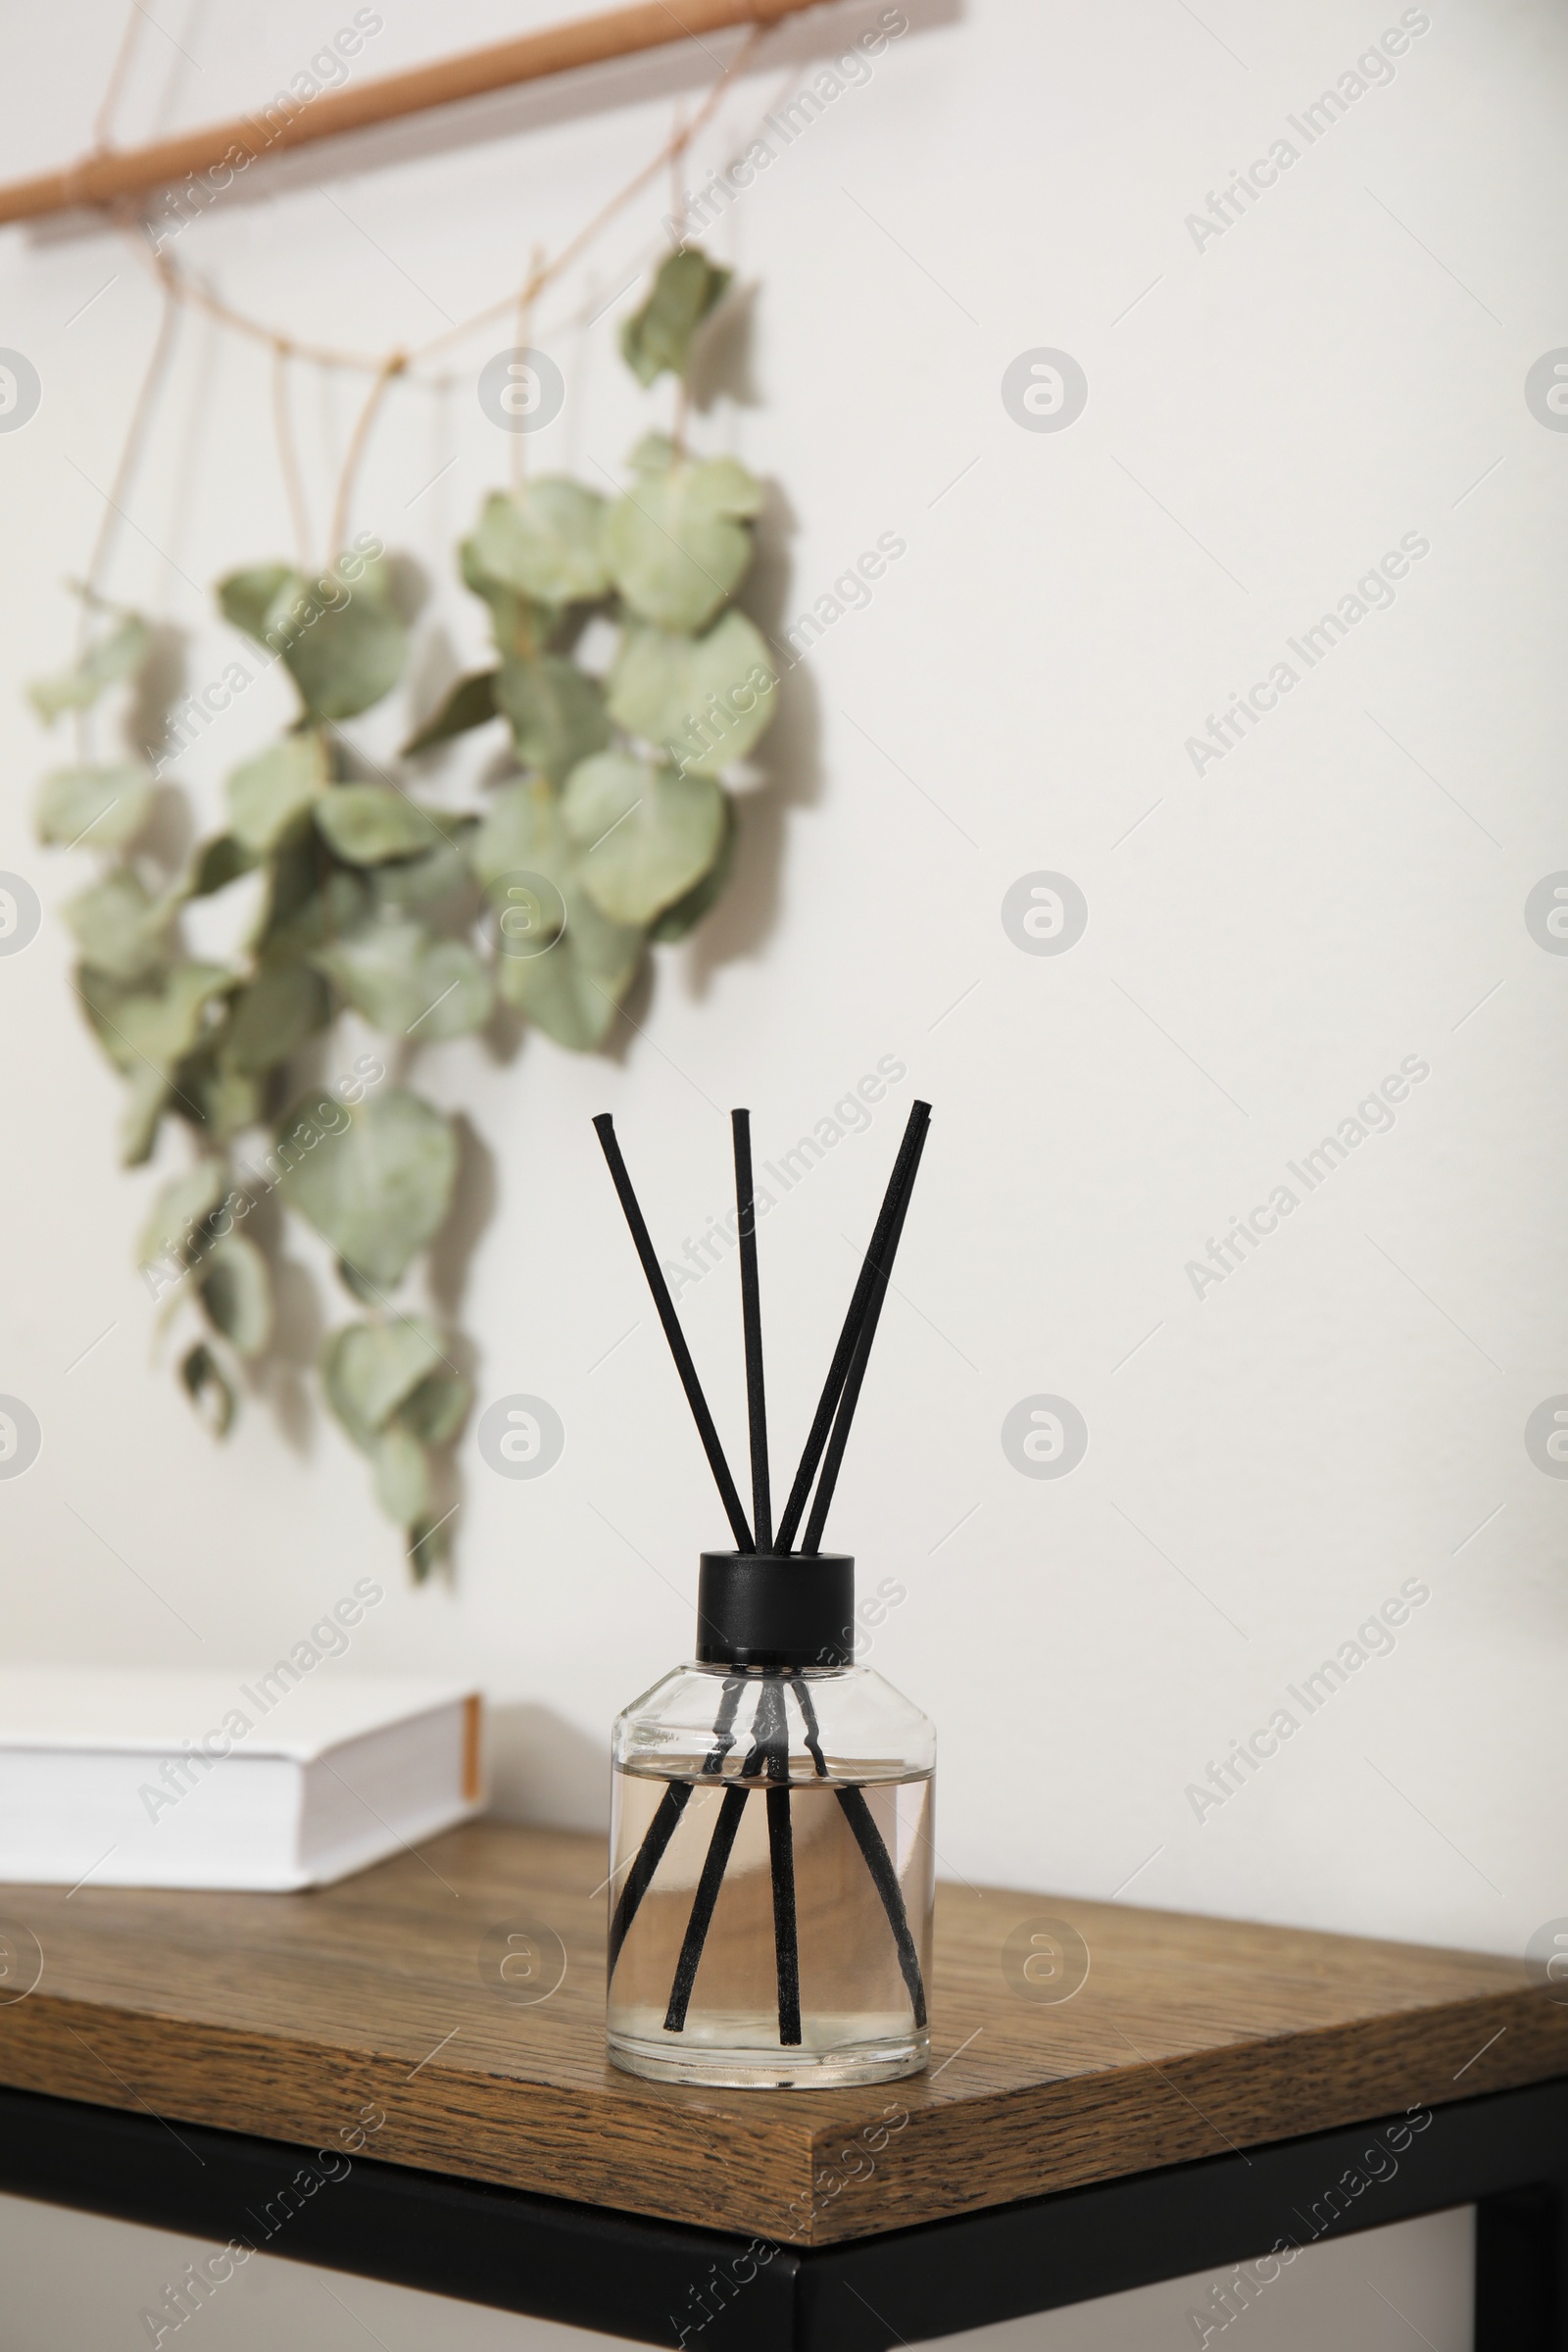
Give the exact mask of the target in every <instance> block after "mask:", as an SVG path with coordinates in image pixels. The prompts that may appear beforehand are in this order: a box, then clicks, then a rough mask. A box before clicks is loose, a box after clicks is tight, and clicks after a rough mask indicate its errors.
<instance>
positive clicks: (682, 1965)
mask: <svg viewBox="0 0 1568 2352" xmlns="http://www.w3.org/2000/svg"><path fill="white" fill-rule="evenodd" d="M750 1794H751V1790H750V1789H738V1788H736V1787H735V1786H734V1785H733V1784H732V1785H731V1786H730V1787H729V1788H728V1789H725V1791H724V1794H723V1798H722V1800H721V1801H720V1804H719V1808H718V1819H717V1821H715V1822H714V1824H713V1835H712V1837H711V1838H710V1839H709V1841H708V1853H707V1856H706V1858H705V1860H704V1863H703V1873H702V1877H701V1878H700V1879H699V1880H698V1882H697V1895H696V1899H695V1900H694V1902H693V1904H692V1915H691V1917H690V1919H689V1920H688V1921H687V1922H686V1934H685V1936H684V1937H683V1938H682V1940H681V1947H680V1958H679V1959H678V1960H677V1961H676V1963H675V1982H674V1983H673V1985H671V1986H670V1988H669V2007H668V2008H667V2009H666V2010H665V2012H664V2032H665V2033H666V2034H681V2033H684V2032H685V2029H686V2012H687V2010H688V2008H689V2007H690V2006H691V1997H692V1987H693V1986H694V1985H695V1984H696V1983H697V1971H698V1967H699V1966H700V1964H701V1961H702V1957H703V1946H704V1944H705V1943H706V1942H707V1941H708V1931H709V1929H710V1927H711V1925H712V1920H713V1906H714V1904H715V1903H716V1902H717V1901H718V1890H719V1887H720V1886H721V1885H722V1884H723V1878H724V1872H725V1870H726V1869H727V1867H728V1865H729V1857H730V1853H731V1850H732V1848H733V1846H734V1843H735V1833H736V1831H737V1830H738V1829H739V1828H740V1826H741V1815H742V1814H743V1813H744V1812H745V1810H746V1799H747V1798H748V1796H750Z"/></svg>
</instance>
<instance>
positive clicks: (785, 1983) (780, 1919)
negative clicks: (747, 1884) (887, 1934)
mask: <svg viewBox="0 0 1568 2352" xmlns="http://www.w3.org/2000/svg"><path fill="white" fill-rule="evenodd" d="M764 1708H765V1710H766V1720H767V1729H766V1731H765V1732H764V1733H761V1734H760V1743H762V1744H765V1747H766V1771H767V1777H768V1780H769V1781H770V1782H771V1783H772V1786H771V1787H770V1788H769V1789H768V1791H767V1860H768V1875H769V1877H770V1878H771V1880H772V1882H773V1963H774V1969H775V1972H776V1975H777V1979H778V2037H779V2040H780V2041H781V2042H782V2043H783V2044H784V2046H785V2048H786V2049H791V2048H799V2046H800V2040H801V1949H800V1933H799V1927H798V1923H797V1919H796V1910H795V1834H794V1829H793V1826H792V1823H791V1820H790V1785H789V1782H790V1731H789V1719H788V1717H787V1715H786V1714H785V1711H784V1686H783V1684H782V1682H780V1680H779V1679H778V1677H777V1676H776V1675H769V1676H768V1677H767V1678H766V1681H765V1682H764V1684H763V1689H762V1698H761V1702H760V1705H759V1707H758V1710H757V1712H758V1718H759V1721H760V1720H761V1718H762V1715H763V1710H764Z"/></svg>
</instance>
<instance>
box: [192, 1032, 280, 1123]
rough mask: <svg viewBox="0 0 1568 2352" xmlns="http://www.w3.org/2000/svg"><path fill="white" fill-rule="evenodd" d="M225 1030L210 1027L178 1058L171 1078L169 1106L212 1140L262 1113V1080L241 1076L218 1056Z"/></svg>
mask: <svg viewBox="0 0 1568 2352" xmlns="http://www.w3.org/2000/svg"><path fill="white" fill-rule="evenodd" d="M224 1034H225V1032H224V1029H223V1028H222V1027H219V1028H217V1029H210V1030H208V1031H207V1032H206V1034H205V1035H204V1036H203V1038H202V1039H201V1041H200V1043H199V1044H198V1046H197V1048H196V1050H195V1052H194V1053H192V1054H187V1056H186V1057H185V1059H184V1060H183V1061H182V1062H180V1064H179V1065H178V1067H177V1068H176V1070H175V1071H174V1075H173V1077H172V1080H171V1086H172V1100H171V1102H170V1105H169V1107H170V1109H171V1110H173V1111H177V1112H178V1114H179V1116H180V1117H181V1118H182V1119H184V1120H185V1121H187V1123H188V1124H189V1125H190V1126H192V1127H195V1128H197V1129H199V1130H200V1132H201V1133H202V1134H203V1135H209V1136H212V1137H213V1138H214V1140H215V1141H217V1142H220V1143H226V1142H227V1141H228V1139H229V1137H230V1136H234V1135H238V1134H239V1133H240V1131H241V1130H242V1129H243V1128H246V1127H254V1126H255V1125H256V1124H257V1122H258V1121H259V1120H260V1118H261V1115H262V1081H261V1080H260V1078H251V1077H242V1076H241V1074H240V1073H239V1071H237V1070H231V1069H229V1068H227V1067H226V1065H225V1064H224V1063H223V1062H222V1061H221V1059H220V1057H219V1053H218V1045H219V1044H220V1043H221V1040H222V1038H223V1036H224Z"/></svg>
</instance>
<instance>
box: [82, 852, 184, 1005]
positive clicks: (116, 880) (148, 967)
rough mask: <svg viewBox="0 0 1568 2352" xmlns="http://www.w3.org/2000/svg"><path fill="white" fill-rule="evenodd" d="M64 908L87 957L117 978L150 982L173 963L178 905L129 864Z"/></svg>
mask: <svg viewBox="0 0 1568 2352" xmlns="http://www.w3.org/2000/svg"><path fill="white" fill-rule="evenodd" d="M63 911H64V913H65V918H66V921H67V922H68V923H69V924H70V926H71V929H72V931H73V934H74V937H75V940H76V944H77V946H78V947H79V948H80V950H81V953H82V956H83V958H84V960H85V961H86V962H87V963H89V964H91V965H92V967H93V969H94V970H95V971H99V972H106V973H107V974H108V975H109V977H110V978H111V979H112V980H123V981H132V980H145V979H147V978H149V977H150V976H151V974H152V973H154V972H156V971H159V970H160V969H161V968H162V967H163V966H164V965H165V964H167V963H168V961H169V956H170V948H169V924H170V917H171V915H172V912H173V909H172V907H171V905H170V903H169V902H168V900H166V899H155V898H154V897H153V895H152V893H151V892H150V891H149V890H148V888H147V886H146V884H145V883H144V882H143V881H142V879H141V876H140V875H139V874H137V873H134V872H132V870H131V868H130V867H129V866H128V865H121V866H116V867H115V868H114V870H113V871H112V872H110V873H107V874H105V876H104V878H103V880H102V881H101V882H94V883H92V884H91V885H90V886H89V887H88V888H87V889H86V890H83V891H80V892H78V893H77V895H76V897H75V898H73V899H69V900H68V901H67V902H66V906H65V907H64V909H63Z"/></svg>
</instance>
